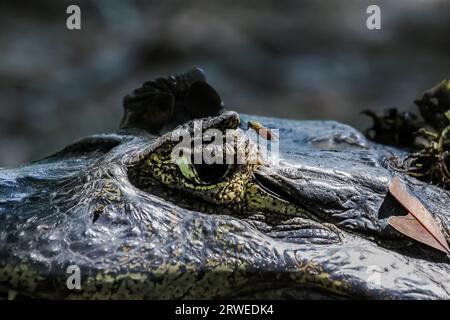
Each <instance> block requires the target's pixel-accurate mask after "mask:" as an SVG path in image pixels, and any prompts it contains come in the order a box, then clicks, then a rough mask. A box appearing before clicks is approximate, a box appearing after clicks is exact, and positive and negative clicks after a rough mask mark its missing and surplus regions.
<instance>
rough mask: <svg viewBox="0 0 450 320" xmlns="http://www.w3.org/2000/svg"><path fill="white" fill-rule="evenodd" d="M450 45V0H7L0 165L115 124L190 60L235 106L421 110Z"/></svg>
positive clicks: (339, 114)
mask: <svg viewBox="0 0 450 320" xmlns="http://www.w3.org/2000/svg"><path fill="white" fill-rule="evenodd" d="M70 4H77V5H79V6H80V7H81V22H82V30H80V31H69V30H68V29H67V28H66V19H67V16H68V15H67V14H66V8H67V6H68V5H70ZM370 4H377V5H379V6H380V7H381V22H382V29H381V30H378V31H377V30H376V31H373V30H368V29H367V28H366V19H367V17H368V14H367V13H366V9H367V7H368V6H369V5H370ZM449 52H450V1H449V0H395V1H394V0H390V1H377V0H373V1H364V0H339V1H329V0H323V1H319V0H291V1H280V0H278V1H268V0H254V1H245V2H244V1H208V0H204V1H186V0H178V1H138V0H129V1H126V0H102V1H101V0H83V1H61V0H54V1H50V0H45V1H42V0H41V1H33V2H31V1H21V0H15V1H5V0H1V1H0V166H15V165H18V164H20V163H22V162H25V161H30V160H36V159H38V158H40V157H43V156H46V155H48V154H50V153H52V152H55V151H57V150H58V149H60V148H62V147H63V146H65V145H66V144H68V143H70V142H71V141H73V140H74V139H76V138H79V137H81V136H84V135H88V134H92V133H99V132H107V131H113V130H115V129H116V128H117V126H118V123H119V122H120V118H121V116H122V98H123V96H124V95H125V94H127V93H128V92H130V91H131V90H132V89H134V88H136V87H138V86H140V85H141V83H142V82H144V81H146V80H150V79H153V78H155V77H159V76H168V75H170V74H173V73H179V72H183V71H186V70H187V69H190V68H192V67H194V66H199V67H201V68H203V69H204V70H205V72H206V75H207V78H208V81H209V82H210V83H211V84H212V85H213V86H214V87H215V88H216V89H217V91H218V92H219V93H220V94H221V96H222V98H223V100H224V103H225V106H226V107H227V108H228V109H233V110H236V111H239V112H243V113H253V114H259V115H267V116H276V117H284V118H293V119H335V120H338V121H342V122H345V123H348V124H351V125H353V126H355V127H357V128H358V129H363V128H365V127H367V126H368V125H369V124H370V121H369V120H368V119H366V118H365V117H364V116H362V115H360V112H361V111H362V110H364V109H369V108H370V109H376V110H379V111H381V110H383V109H385V108H389V107H398V108H401V109H405V110H414V105H413V100H414V99H415V98H418V97H420V96H421V93H422V92H423V91H424V90H425V89H428V88H429V87H432V86H434V85H435V84H437V83H438V82H439V81H441V80H442V79H444V78H446V77H450V56H449Z"/></svg>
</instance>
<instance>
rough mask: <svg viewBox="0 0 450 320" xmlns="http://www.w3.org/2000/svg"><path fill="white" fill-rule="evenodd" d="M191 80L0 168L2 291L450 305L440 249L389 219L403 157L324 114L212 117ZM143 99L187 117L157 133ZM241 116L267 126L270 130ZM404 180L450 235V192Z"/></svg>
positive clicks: (201, 89)
mask: <svg viewBox="0 0 450 320" xmlns="http://www.w3.org/2000/svg"><path fill="white" fill-rule="evenodd" d="M195 72H198V71H195ZM177 79H178V80H177ZM180 79H184V80H183V81H181V80H180ZM186 79H187V80H186ZM189 79H195V80H189ZM198 79H199V78H198V77H186V76H185V77H181V78H180V77H178V78H175V77H174V78H172V79H171V80H170V79H169V80H170V81H169V82H165V81H162V80H159V82H155V83H151V84H150V85H147V87H146V88H145V89H142V90H140V91H139V92H138V94H133V95H132V96H133V99H131V100H130V99H126V100H125V102H126V103H128V102H129V101H132V102H133V103H135V104H133V105H131V106H128V107H129V108H128V109H127V108H125V109H126V110H129V111H130V110H131V111H133V110H134V111H133V112H134V115H133V116H130V115H127V114H126V115H125V117H124V121H122V129H121V130H119V131H118V132H117V133H115V134H110V135H97V136H93V137H88V138H86V139H83V140H81V141H79V142H77V143H75V144H73V145H71V146H69V147H67V148H66V149H64V150H63V151H61V152H59V153H57V154H56V155H53V156H51V157H49V158H47V159H44V160H41V161H39V162H36V163H32V164H29V165H27V166H24V167H22V168H20V169H17V170H5V171H0V181H1V184H0V192H1V193H2V194H3V195H5V197H4V199H5V200H2V201H0V258H1V259H0V291H2V290H3V289H6V291H8V290H10V291H11V290H13V291H18V292H19V293H20V294H23V295H26V296H32V297H49V298H55V297H56V298H102V299H103V298H122V299H123V298H176V299H182V298H337V297H338V298H348V297H351V298H405V299H408V298H434V299H436V298H447V299H448V298H450V276H449V275H450V266H449V264H448V260H447V257H445V255H442V254H441V253H440V252H438V251H436V250H434V249H432V248H429V247H427V246H425V245H422V244H420V243H418V242H415V241H414V240H411V239H408V238H406V237H405V236H403V235H402V234H400V233H398V232H397V231H396V230H394V229H393V228H391V227H390V226H389V224H388V223H387V219H388V218H389V217H390V216H392V215H400V214H405V213H404V212H402V211H401V208H400V206H398V205H397V204H396V203H395V201H393V200H392V198H391V197H390V196H389V194H388V188H389V183H390V181H391V179H392V177H393V175H397V174H399V173H397V172H395V171H394V170H392V169H391V168H390V167H389V165H388V163H387V161H386V159H387V158H388V157H390V156H392V155H393V154H396V153H401V151H399V150H397V149H393V148H386V147H382V146H379V145H376V144H371V143H369V142H367V140H366V139H365V138H364V137H363V135H362V134H360V133H359V132H358V131H356V130H355V129H353V128H350V127H349V126H346V125H342V124H339V123H336V122H332V121H292V120H282V119H274V118H262V117H254V116H247V115H238V114H237V113H235V112H221V111H220V108H221V102H220V101H219V100H218V99H217V93H216V92H215V91H212V90H213V89H212V88H211V87H209V86H205V85H200V84H198V82H199V81H200V82H203V81H204V78H202V77H200V80H198ZM177 81H178V82H177ZM189 81H191V82H192V81H193V83H197V84H196V85H195V87H194V88H192V86H193V84H192V83H191V84H190V82H189ZM163 84H164V85H163ZM155 86H156V89H155ZM179 86H181V89H180V87H179ZM149 92H150V93H155V92H156V93H158V94H160V93H161V92H166V93H168V95H167V97H166V98H165V99H166V101H169V102H170V104H169V106H170V110H171V111H170V114H171V113H172V112H173V110H178V111H179V112H180V114H179V115H178V116H176V117H175V116H174V117H175V118H177V119H175V120H173V121H172V120H170V118H171V117H172V116H170V115H163V116H161V117H160V118H158V117H155V118H154V119H157V118H158V119H164V120H163V123H160V125H159V126H158V128H157V130H155V131H153V132H151V133H149V132H148V131H149V130H148V128H147V126H146V125H143V126H141V125H140V124H138V125H133V121H132V119H134V118H133V117H135V116H136V115H137V114H138V113H140V112H141V113H142V112H143V114H152V112H153V111H154V110H153V111H151V112H147V111H146V110H145V106H146V105H147V106H149V107H151V106H153V104H152V103H148V101H149V100H148V97H149ZM200 93H202V94H200ZM150 96H151V94H150ZM205 96H206V98H204V97H205ZM141 98H142V99H141ZM139 101H140V102H139ZM150 101H151V99H150ZM161 101H162V100H161ZM210 102H211V103H212V104H213V108H212V110H214V111H213V112H210V114H209V117H205V118H202V119H195V120H194V119H193V118H194V117H193V116H192V115H193V114H197V113H196V112H194V111H192V110H191V108H192V106H198V105H204V106H207V105H209V103H210ZM163 105H164V103H162V104H160V103H158V104H157V106H158V110H165V109H164V108H162V106H163ZM155 114H156V115H158V112H156V113H155ZM203 116H204V115H203ZM186 118H188V119H191V120H188V121H187V122H186ZM195 118H196V117H195ZM180 119H183V120H182V121H181V120H180ZM155 121H156V120H155ZM248 122H251V123H256V122H258V123H261V124H262V125H263V127H264V130H266V134H265V135H263V134H260V135H258V134H257V133H255V132H254V130H253V129H252V128H248V126H247V123H248ZM253 127H254V126H253ZM275 129H278V130H279V131H278V134H277V135H272V138H271V139H269V138H268V136H267V130H275ZM150 131H151V130H150ZM156 131H158V133H156ZM160 133H162V134H160ZM277 151H278V152H279V153H277ZM401 178H402V179H403V180H404V182H405V183H406V184H407V185H408V186H409V189H410V191H411V192H412V193H414V194H415V195H416V196H417V197H418V198H420V199H421V200H422V201H423V202H424V203H426V204H427V207H428V209H429V210H430V212H432V213H433V215H434V218H435V219H436V220H437V221H438V222H439V225H440V227H441V228H442V230H443V231H445V232H446V233H447V236H448V230H449V225H450V224H449V221H450V220H449V215H448V210H447V204H448V203H449V202H450V196H449V194H448V193H446V192H445V191H442V190H441V189H440V188H438V187H436V186H432V185H427V184H425V183H422V182H419V181H416V180H414V178H411V177H407V176H402V177H401ZM24 185H26V189H23V186H24ZM447 239H448V238H447ZM71 265H75V266H79V267H80V271H81V275H82V280H81V284H80V288H79V289H69V288H68V287H67V277H68V274H67V268H68V267H69V266H71ZM3 291H4V290H3Z"/></svg>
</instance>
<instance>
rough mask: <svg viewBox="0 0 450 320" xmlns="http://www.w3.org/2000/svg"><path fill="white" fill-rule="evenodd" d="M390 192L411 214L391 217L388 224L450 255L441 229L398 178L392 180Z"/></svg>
mask: <svg viewBox="0 0 450 320" xmlns="http://www.w3.org/2000/svg"><path fill="white" fill-rule="evenodd" d="M389 191H390V193H391V194H392V195H393V196H394V198H395V199H397V201H398V202H399V203H400V204H401V205H402V206H403V207H404V208H405V209H406V210H408V212H409V214H408V215H406V216H393V217H390V218H389V219H388V223H389V224H390V225H391V226H392V227H394V228H395V229H396V230H397V231H399V232H401V233H403V234H404V235H406V236H408V237H410V238H412V239H414V240H417V241H419V242H422V243H424V244H426V245H428V246H431V247H433V248H436V249H438V250H440V251H443V252H445V253H446V254H447V255H450V248H449V246H448V244H447V240H446V239H445V236H444V234H443V233H442V231H441V228H440V227H439V225H438V224H437V223H436V221H435V220H434V218H433V216H432V215H431V213H430V212H429V211H428V210H427V209H426V208H425V207H424V205H423V204H422V203H421V202H420V200H419V199H417V198H416V197H414V196H413V195H411V194H410V193H409V192H408V191H406V188H405V187H404V186H403V184H402V182H401V181H400V179H399V178H398V177H394V179H392V182H391V185H390V186H389Z"/></svg>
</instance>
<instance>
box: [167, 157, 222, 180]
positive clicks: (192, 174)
mask: <svg viewBox="0 0 450 320" xmlns="http://www.w3.org/2000/svg"><path fill="white" fill-rule="evenodd" d="M176 163H177V165H178V168H179V169H180V171H181V173H182V174H183V176H184V177H185V178H186V179H188V180H190V181H192V182H195V183H197V184H211V183H214V182H218V181H220V180H221V179H223V178H225V177H226V176H227V175H228V173H229V172H230V171H231V165H228V164H205V163H202V164H192V163H191V162H190V161H187V160H186V159H185V158H180V159H178V160H177V161H176Z"/></svg>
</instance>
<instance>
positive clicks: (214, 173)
mask: <svg viewBox="0 0 450 320" xmlns="http://www.w3.org/2000/svg"><path fill="white" fill-rule="evenodd" d="M194 167H195V170H196V171H197V174H198V177H199V178H200V179H201V180H202V181H203V182H215V181H218V180H220V179H221V178H223V177H224V176H225V175H226V174H227V172H228V165H227V164H194Z"/></svg>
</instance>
